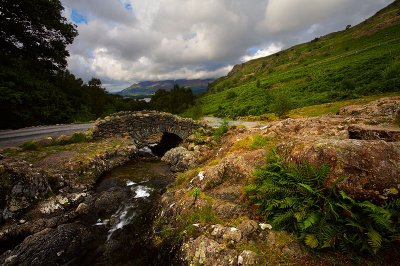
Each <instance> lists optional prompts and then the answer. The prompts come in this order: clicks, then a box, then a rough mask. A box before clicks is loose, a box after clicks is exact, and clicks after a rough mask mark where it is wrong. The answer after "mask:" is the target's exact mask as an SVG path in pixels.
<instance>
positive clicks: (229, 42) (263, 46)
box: [62, 0, 392, 89]
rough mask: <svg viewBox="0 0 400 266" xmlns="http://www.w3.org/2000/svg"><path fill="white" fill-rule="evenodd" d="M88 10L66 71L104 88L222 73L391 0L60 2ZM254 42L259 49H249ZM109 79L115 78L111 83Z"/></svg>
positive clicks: (358, 17)
mask: <svg viewBox="0 0 400 266" xmlns="http://www.w3.org/2000/svg"><path fill="white" fill-rule="evenodd" d="M62 2H63V4H64V6H65V7H66V11H65V12H64V13H65V14H66V15H67V16H69V15H70V14H71V12H72V10H75V11H77V12H78V13H79V14H80V15H83V16H85V18H86V19H87V24H85V23H82V24H79V25H78V32H79V36H78V37H77V38H76V40H75V41H74V43H73V44H72V45H71V46H70V47H69V51H70V54H71V56H70V58H69V59H68V63H69V69H70V70H71V72H72V73H74V74H76V75H78V76H79V77H82V78H83V79H84V80H88V79H89V78H90V77H92V76H95V77H98V78H100V79H101V80H102V81H103V83H107V84H110V85H108V88H109V89H115V87H118V86H123V84H127V83H130V82H134V81H140V80H153V79H179V78H208V77H219V76H221V75H226V74H227V73H228V71H229V70H230V68H231V67H232V66H233V65H234V64H237V63H241V62H243V61H247V60H250V59H254V58H258V57H261V56H266V55H269V54H271V53H274V52H277V51H279V50H281V49H284V48H287V47H288V46H290V45H293V44H295V43H298V42H304V41H307V40H310V39H312V38H315V37H316V36H320V35H322V34H326V33H329V32H331V31H336V30H338V29H343V28H344V27H345V26H346V25H347V24H352V25H354V24H355V23H357V22H360V21H361V20H363V19H365V18H366V17H367V16H370V15H372V14H373V13H374V12H376V11H377V10H378V9H380V8H382V7H384V6H385V5H387V4H388V3H390V2H392V1H391V0H352V1H348V0H324V1H321V0H252V1H251V3H249V2H250V1H248V0H218V1H215V0H85V1H81V0H62ZM252 47H259V49H258V50H257V51H254V50H253V53H251V54H250V53H249V52H248V51H249V49H250V48H252ZM112 84H116V85H115V86H113V85H112Z"/></svg>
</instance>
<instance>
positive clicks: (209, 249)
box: [180, 235, 238, 266]
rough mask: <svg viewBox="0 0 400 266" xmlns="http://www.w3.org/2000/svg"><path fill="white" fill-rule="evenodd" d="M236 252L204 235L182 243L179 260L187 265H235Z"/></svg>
mask: <svg viewBox="0 0 400 266" xmlns="http://www.w3.org/2000/svg"><path fill="white" fill-rule="evenodd" d="M237 256H238V254H237V252H236V250H233V249H228V248H225V246H224V245H221V244H219V243H218V242H217V241H215V240H212V239H210V238H208V237H206V236H204V235H202V236H199V237H198V238H196V239H195V240H190V241H189V242H187V243H184V244H183V245H182V247H181V250H180V257H181V260H182V261H184V262H185V263H187V265H210V266H211V265H221V266H222V265H237Z"/></svg>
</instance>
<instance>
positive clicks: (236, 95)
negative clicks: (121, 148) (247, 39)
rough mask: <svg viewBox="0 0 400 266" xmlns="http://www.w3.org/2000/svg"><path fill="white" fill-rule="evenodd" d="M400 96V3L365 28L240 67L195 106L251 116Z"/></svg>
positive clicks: (218, 113) (208, 111)
mask: <svg viewBox="0 0 400 266" xmlns="http://www.w3.org/2000/svg"><path fill="white" fill-rule="evenodd" d="M399 91H400V1H399V0H396V1H395V2H394V3H392V4H391V5H389V6H388V7H386V8H384V9H383V10H381V11H379V12H378V13H377V14H375V15H374V16H373V17H371V18H370V19H368V20H366V21H364V22H363V23H361V24H359V25H357V26H355V27H352V28H350V29H347V30H343V31H340V32H335V33H331V34H329V35H326V36H323V37H320V38H316V39H314V40H312V41H311V42H308V43H304V44H300V45H297V46H294V47H291V48H289V49H287V50H285V51H281V52H279V53H277V54H274V55H271V56H268V57H264V58H259V59H256V60H252V61H249V62H247V63H244V64H240V65H236V66H235V67H234V68H233V69H232V71H231V72H230V73H229V74H228V75H227V76H225V77H222V78H219V79H217V80H216V81H215V82H213V83H212V84H211V85H210V87H209V90H208V93H207V94H206V95H205V96H203V97H201V98H200V99H199V100H198V102H197V104H198V106H197V107H195V108H197V111H198V109H199V108H200V107H199V106H201V110H202V112H203V113H204V114H214V115H216V116H221V117H222V116H229V117H236V116H246V115H260V114H264V113H269V112H273V111H274V108H276V105H279V104H280V103H281V102H282V101H283V102H288V103H289V105H290V107H291V108H299V107H304V106H310V105H315V104H321V103H327V102H334V101H339V100H344V99H353V98H359V97H361V96H365V95H374V94H378V93H382V92H399ZM191 111H193V110H189V111H188V113H190V112H191Z"/></svg>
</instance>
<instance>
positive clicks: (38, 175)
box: [0, 163, 52, 221]
mask: <svg viewBox="0 0 400 266" xmlns="http://www.w3.org/2000/svg"><path fill="white" fill-rule="evenodd" d="M0 178H1V179H0V180H1V184H0V221H1V220H2V219H7V218H9V216H12V213H14V212H18V211H20V210H24V209H26V208H28V207H29V206H30V205H31V204H32V203H33V202H36V201H37V200H39V199H41V198H44V197H45V196H46V195H47V194H48V193H49V192H51V191H52V190H51V188H50V186H49V183H48V179H47V176H46V174H45V173H43V172H41V171H40V170H38V169H34V168H32V167H31V166H30V165H28V164H26V163H15V164H11V165H9V164H2V165H0Z"/></svg>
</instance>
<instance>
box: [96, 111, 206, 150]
mask: <svg viewBox="0 0 400 266" xmlns="http://www.w3.org/2000/svg"><path fill="white" fill-rule="evenodd" d="M204 126H205V125H203V124H201V123H199V122H196V121H195V120H193V119H190V118H181V117H178V116H176V115H172V114H170V113H164V112H157V111H140V112H118V113H115V114H113V115H111V116H108V117H105V118H104V119H98V120H97V121H96V123H95V126H94V128H93V137H94V138H95V139H96V138H97V139H98V138H109V137H114V136H126V135H130V136H131V137H132V138H133V139H134V141H135V142H136V143H137V144H140V143H141V142H142V141H143V140H144V139H145V138H146V137H149V136H151V135H154V134H159V133H165V132H167V133H173V134H175V135H177V136H179V137H180V138H181V139H182V140H184V139H186V138H187V137H188V136H190V135H191V134H192V133H193V131H195V130H196V129H198V128H200V127H204Z"/></svg>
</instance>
